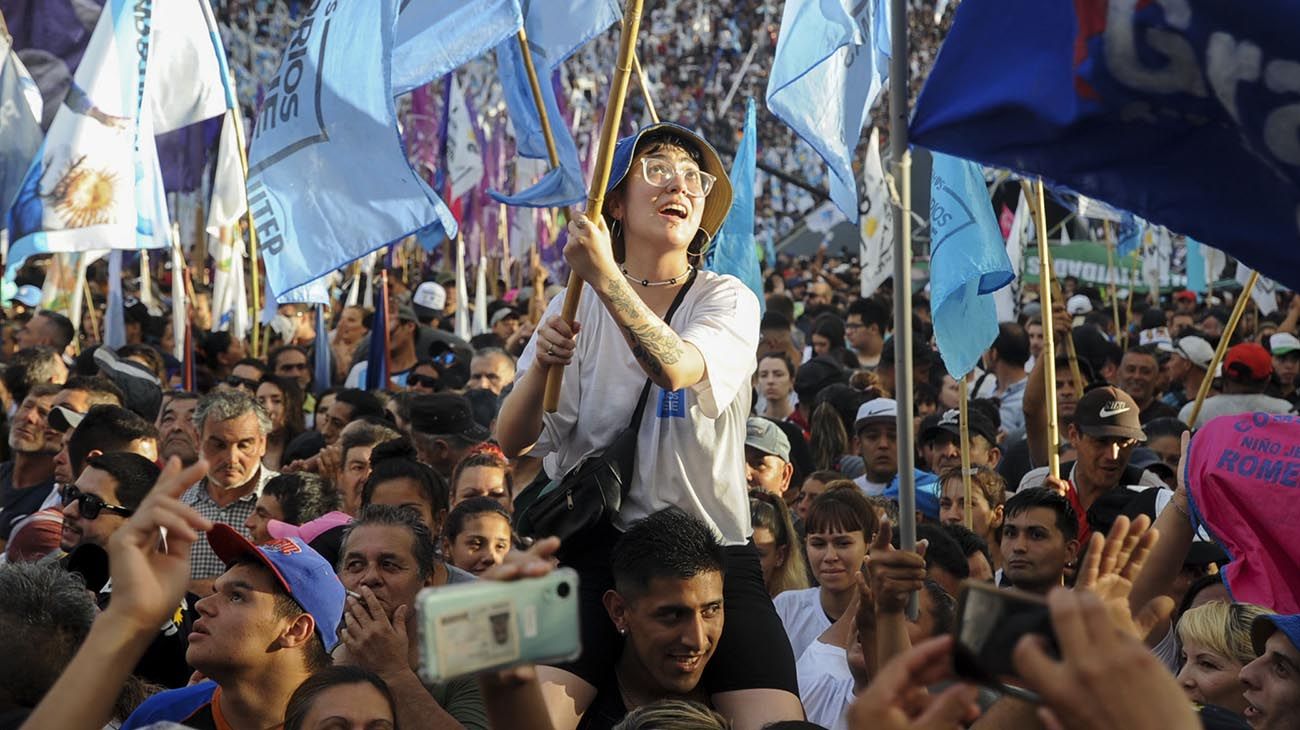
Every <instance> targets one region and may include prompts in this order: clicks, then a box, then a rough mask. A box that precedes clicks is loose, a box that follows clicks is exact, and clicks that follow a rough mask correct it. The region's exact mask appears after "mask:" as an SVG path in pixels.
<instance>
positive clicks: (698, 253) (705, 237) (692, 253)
mask: <svg viewBox="0 0 1300 730" xmlns="http://www.w3.org/2000/svg"><path fill="white" fill-rule="evenodd" d="M700 233H701V234H703V235H702V236H700V237H697V238H696V240H702V241H703V242H704V243H703V244H702V245H701V246H700V250H699V251H692V250H691V247H690V246H687V247H686V255H687V256H703V255H704V252H705V251H707V250H709V234H708V232H707V231H703V230H702V231H700ZM691 243H695V241H692V242H691Z"/></svg>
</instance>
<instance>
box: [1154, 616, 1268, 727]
mask: <svg viewBox="0 0 1300 730" xmlns="http://www.w3.org/2000/svg"><path fill="white" fill-rule="evenodd" d="M1270 613H1272V611H1269V610H1268V609H1267V608H1264V607H1263V606H1256V605H1254V604H1251V603H1227V602H1225V601H1211V602H1209V603H1206V604H1203V605H1200V606H1197V607H1196V608H1193V609H1190V610H1188V611H1187V612H1186V613H1184V614H1183V615H1182V617H1181V618H1179V619H1178V626H1177V632H1178V644H1179V646H1180V647H1181V650H1180V653H1181V655H1182V662H1183V665H1182V667H1181V668H1180V669H1179V670H1178V684H1180V685H1181V686H1182V688H1183V691H1184V692H1186V693H1187V697H1188V699H1190V700H1191V701H1192V702H1195V703H1196V704H1198V705H1213V706H1217V707H1222V708H1223V709H1225V710H1228V711H1230V712H1234V713H1236V714H1238V715H1240V714H1242V713H1244V712H1245V711H1246V705H1247V703H1246V698H1245V696H1244V694H1243V693H1244V692H1245V691H1246V685H1245V684H1243V683H1242V681H1241V679H1240V677H1239V675H1240V674H1241V669H1242V667H1244V666H1246V665H1247V664H1249V663H1251V662H1252V661H1254V660H1255V650H1254V648H1253V647H1252V645H1251V641H1250V627H1251V624H1252V623H1254V621H1255V619H1256V618H1258V617H1260V616H1265V615H1268V614H1270Z"/></svg>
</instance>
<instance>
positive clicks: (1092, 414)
mask: <svg viewBox="0 0 1300 730" xmlns="http://www.w3.org/2000/svg"><path fill="white" fill-rule="evenodd" d="M1138 414H1139V410H1138V406H1137V403H1136V402H1134V400H1133V398H1132V396H1130V395H1129V394H1128V393H1125V392H1124V391H1123V390H1120V389H1119V388H1116V387H1113V386H1106V387H1103V388H1095V389H1093V390H1090V391H1088V393H1087V394H1085V395H1084V396H1083V397H1082V398H1080V399H1079V404H1078V406H1077V407H1076V408H1075V411H1074V419H1073V420H1072V421H1071V423H1070V426H1069V430H1068V432H1067V435H1068V436H1069V439H1070V444H1071V445H1072V446H1073V447H1074V449H1075V451H1076V453H1078V458H1077V459H1076V460H1075V461H1073V462H1063V463H1062V464H1061V475H1062V476H1063V477H1064V478H1063V479H1052V478H1051V477H1050V476H1048V471H1047V467H1041V468H1038V469H1034V470H1033V471H1030V472H1029V473H1028V474H1026V475H1025V478H1024V479H1022V480H1021V481H1020V489H1026V488H1029V487H1038V486H1047V487H1050V488H1052V489H1055V490H1056V491H1057V492H1059V493H1061V494H1062V495H1064V496H1065V497H1066V498H1067V499H1068V500H1069V501H1070V506H1071V507H1073V508H1074V511H1075V513H1076V514H1077V515H1078V519H1079V530H1078V538H1079V540H1080V541H1081V542H1082V541H1085V540H1087V539H1088V535H1089V534H1091V531H1092V530H1098V531H1100V532H1102V533H1106V532H1108V531H1109V530H1110V526H1111V523H1113V522H1114V521H1115V518H1116V517H1118V516H1119V515H1121V514H1129V516H1134V514H1133V513H1132V512H1131V511H1130V507H1131V503H1133V502H1134V500H1136V499H1137V497H1138V496H1139V495H1140V494H1141V493H1143V492H1145V491H1146V490H1148V489H1150V488H1152V487H1163V486H1164V482H1163V481H1161V479H1160V477H1158V476H1156V475H1155V474H1152V473H1151V472H1148V471H1144V470H1141V469H1137V468H1135V467H1131V466H1130V465H1129V458H1130V457H1131V456H1132V453H1133V449H1134V448H1135V447H1136V446H1137V445H1138V444H1139V443H1141V442H1144V441H1146V434H1145V433H1143V431H1142V424H1141V422H1140V421H1139V415H1138ZM1150 507H1151V509H1152V510H1154V505H1153V504H1152V505H1150ZM1149 516H1150V517H1151V518H1152V519H1154V518H1155V514H1154V512H1151V513H1149Z"/></svg>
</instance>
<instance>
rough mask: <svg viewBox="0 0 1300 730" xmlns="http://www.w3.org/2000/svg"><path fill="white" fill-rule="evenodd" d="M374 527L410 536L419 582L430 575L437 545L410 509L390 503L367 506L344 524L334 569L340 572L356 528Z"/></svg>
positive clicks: (435, 557) (420, 520) (436, 553)
mask: <svg viewBox="0 0 1300 730" xmlns="http://www.w3.org/2000/svg"><path fill="white" fill-rule="evenodd" d="M369 525H375V526H378V527H400V528H403V529H405V530H409V531H410V533H411V553H412V556H413V557H414V558H415V564H416V567H417V568H418V569H419V572H420V580H425V579H427V578H428V577H429V576H430V575H432V574H433V566H434V565H435V564H436V563H437V562H438V546H437V543H435V542H434V539H433V533H432V532H430V531H429V526H428V525H426V524H424V520H422V519H420V516H419V515H417V514H416V513H415V512H414V511H413V510H410V509H408V508H406V507H394V506H392V505H390V504H370V505H366V506H365V507H363V508H362V509H361V514H360V515H358V516H357V518H356V519H355V520H353V521H352V522H351V523H349V524H348V526H347V529H346V530H344V532H343V542H342V544H341V545H340V546H339V560H340V563H339V565H338V566H337V567H338V569H339V570H340V571H341V570H342V569H343V563H342V562H341V561H343V560H346V559H347V554H348V540H349V539H351V537H352V533H353V532H355V531H356V530H357V529H358V528H361V527H367V526H369Z"/></svg>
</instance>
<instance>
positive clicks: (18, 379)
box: [0, 346, 59, 403]
mask: <svg viewBox="0 0 1300 730" xmlns="http://www.w3.org/2000/svg"><path fill="white" fill-rule="evenodd" d="M58 357H59V353H57V352H55V351H54V348H53V347H43V346H42V347H28V348H26V349H23V350H19V351H18V352H15V353H14V355H13V357H11V358H9V361H8V362H6V363H5V367H4V373H3V374H2V375H0V379H3V381H4V385H5V389H6V390H8V391H9V395H11V396H13V399H14V402H15V403H22V402H23V399H25V398H26V397H27V394H28V393H29V392H30V391H31V389H32V386H34V385H39V384H41V383H52V382H54V372H55V370H54V366H55V362H56V361H57V360H58Z"/></svg>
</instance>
